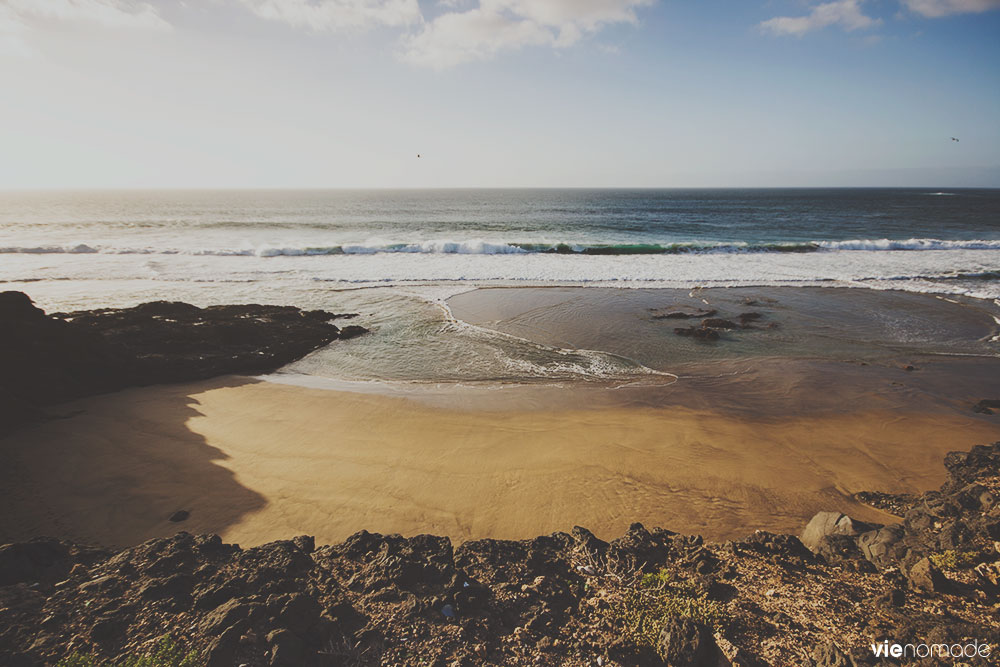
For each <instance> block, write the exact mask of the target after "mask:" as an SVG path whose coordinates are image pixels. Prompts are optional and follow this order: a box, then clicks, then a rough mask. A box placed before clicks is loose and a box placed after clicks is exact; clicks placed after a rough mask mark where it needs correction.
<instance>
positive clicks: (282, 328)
mask: <svg viewBox="0 0 1000 667" xmlns="http://www.w3.org/2000/svg"><path fill="white" fill-rule="evenodd" d="M351 317H354V315H353V314H337V313H329V312H326V311H322V310H310V311H304V310H300V309H298V308H293V307H290V306H261V305H245V306H210V307H208V308H198V307H197V306H192V305H190V304H187V303H179V302H168V301H155V302H152V303H144V304H142V305H139V306H135V307H133V308H104V309H100V310H88V311H81V312H74V313H55V314H53V315H46V314H45V312H43V311H42V310H41V309H40V308H37V307H35V305H34V304H33V303H32V302H31V299H30V298H29V297H28V296H27V295H26V294H24V293H23V292H0V433H3V432H4V431H7V430H10V429H11V428H13V427H15V426H16V425H18V424H21V423H24V422H25V421H27V420H30V419H32V418H38V417H41V416H43V415H44V408H45V406H47V405H52V404H54V403H58V402H61V401H66V400H69V399H73V398H79V397H81V396H88V395H92V394H100V393H104V392H110V391H117V390H120V389H124V388H126V387H132V386H139V385H149V384H161V383H166V382H187V381H192V380H201V379H205V378H210V377H214V376H217V375H226V374H230V373H237V374H238V373H243V374H250V373H263V372H267V371H270V370H274V369H276V368H278V367H280V366H283V365H285V364H288V363H291V362H292V361H295V360H296V359H298V358H300V357H303V356H305V355H306V354H308V353H309V352H312V351H313V350H315V349H318V348H320V347H323V346H324V345H328V344H329V343H331V342H332V341H334V340H337V339H346V338H353V337H354V336H357V335H359V334H362V333H365V331H366V330H365V329H364V328H362V327H358V326H345V327H343V328H341V327H338V326H337V325H335V324H334V323H333V321H334V320H342V319H348V318H351Z"/></svg>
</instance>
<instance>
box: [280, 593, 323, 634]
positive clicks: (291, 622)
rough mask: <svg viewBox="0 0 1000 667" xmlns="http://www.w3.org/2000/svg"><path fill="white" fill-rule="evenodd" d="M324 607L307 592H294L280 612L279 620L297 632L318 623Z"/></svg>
mask: <svg viewBox="0 0 1000 667" xmlns="http://www.w3.org/2000/svg"><path fill="white" fill-rule="evenodd" d="M322 611H323V608H322V607H321V606H320V604H319V603H318V602H316V600H315V599H314V598H312V597H310V596H309V595H306V594H305V593H292V594H291V596H290V597H289V599H288V601H287V602H286V603H285V604H284V605H283V606H282V608H281V611H280V612H279V613H278V622H279V623H281V624H282V625H283V626H285V627H287V628H292V629H293V630H295V631H296V632H299V633H301V632H303V631H305V630H308V629H309V628H311V627H313V626H314V625H316V622H317V621H319V615H320V612H322Z"/></svg>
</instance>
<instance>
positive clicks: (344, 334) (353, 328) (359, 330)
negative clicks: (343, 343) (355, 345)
mask: <svg viewBox="0 0 1000 667" xmlns="http://www.w3.org/2000/svg"><path fill="white" fill-rule="evenodd" d="M366 333H368V329H365V328H364V327H359V326H357V325H355V324H352V325H350V326H346V327H344V328H343V329H341V330H340V336H339V338H340V339H341V340H348V339H349V338H357V337H358V336H360V335H362V334H366Z"/></svg>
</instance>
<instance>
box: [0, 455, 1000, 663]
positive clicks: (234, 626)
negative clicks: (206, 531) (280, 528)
mask: <svg viewBox="0 0 1000 667" xmlns="http://www.w3.org/2000/svg"><path fill="white" fill-rule="evenodd" d="M945 466H946V468H947V470H948V481H947V482H946V483H945V484H944V485H943V486H942V487H941V490H940V491H934V492H929V493H925V494H923V495H921V496H916V497H906V498H903V499H901V500H897V501H896V506H898V507H903V508H904V509H905V516H904V517H902V519H901V521H900V522H899V523H896V524H891V525H887V526H870V525H864V524H862V523H860V522H858V521H853V520H851V519H850V518H849V517H846V516H844V515H840V514H831V513H821V514H819V515H817V516H816V517H815V518H814V519H813V521H812V522H810V524H809V526H808V527H807V528H806V529H805V531H804V532H803V535H802V538H803V539H802V540H800V539H799V538H797V537H794V536H790V535H774V534H770V533H764V532H757V533H754V534H753V535H751V536H749V537H747V538H746V539H744V540H741V541H737V542H726V543H722V544H710V543H705V542H703V541H702V540H701V538H699V537H696V536H684V535H677V534H675V533H672V532H670V531H668V530H662V529H658V528H657V529H653V530H647V529H646V528H644V527H643V526H641V525H639V524H635V525H633V526H632V527H631V528H630V529H629V531H628V532H627V533H626V534H625V535H624V536H622V537H621V538H619V539H617V540H614V541H612V542H610V543H607V542H603V541H601V540H599V539H597V538H596V537H594V536H593V535H592V534H591V533H589V532H588V531H587V530H585V529H583V528H574V529H573V531H572V533H554V534H552V535H548V536H544V537H537V538H535V539H533V540H523V541H518V542H514V541H500V540H476V541H472V542H466V543H464V544H462V545H461V546H459V547H457V548H456V547H454V546H453V545H452V544H451V542H450V541H449V540H448V539H447V538H442V537H434V536H430V535H421V536H417V537H412V538H409V539H407V538H403V537H400V536H399V535H376V534H370V533H367V532H360V533H357V534H356V535H353V536H352V537H350V538H349V539H348V540H346V541H345V542H343V543H342V544H337V545H333V546H316V545H315V544H314V543H313V539H312V538H310V537H306V536H302V537H296V538H294V539H292V540H288V541H281V542H274V543H271V544H267V545H264V546H260V547H254V548H249V549H241V548H240V547H239V546H237V545H232V544H224V543H223V542H222V541H221V540H220V539H219V538H218V537H217V536H214V535H202V536H193V535H189V534H187V533H179V534H177V535H176V536H174V537H172V538H164V539H157V540H151V541H149V542H146V543H144V544H141V545H139V546H136V547H133V548H130V549H125V550H123V551H120V552H118V553H111V552H108V551H104V550H102V549H98V548H93V547H87V546H82V545H76V544H68V543H65V542H61V541H58V540H35V541H32V542H28V543H22V544H11V545H6V546H3V547H0V664H3V665H12V666H16V665H36V664H58V663H59V661H60V660H62V661H63V662H62V664H64V665H91V664H102V661H105V660H108V661H112V662H111V663H110V664H120V663H119V662H118V661H121V660H123V659H125V658H128V657H137V656H142V655H145V654H148V653H151V652H155V651H156V650H157V648H156V647H157V646H159V647H160V650H161V653H162V652H163V650H162V649H163V646H164V642H168V643H170V642H172V644H173V646H174V648H173V649H172V650H174V651H175V653H176V656H183V655H187V658H188V662H187V663H184V664H207V665H212V666H219V665H224V666H226V667H229V666H231V665H441V666H452V665H602V666H603V665H673V666H674V667H681V666H713V667H714V666H716V665H747V666H748V665H774V666H776V667H780V666H785V665H807V666H823V667H832V666H835V665H836V666H849V665H875V664H880V665H890V664H912V663H914V662H915V661H913V660H902V661H901V660H887V659H884V658H880V659H876V658H875V657H874V656H873V652H872V649H871V647H870V646H871V644H872V643H874V642H881V641H883V640H889V641H890V642H899V643H901V644H904V643H908V642H926V643H928V644H944V643H947V644H949V645H952V644H955V643H959V644H962V645H963V646H964V645H967V644H968V643H969V642H971V641H976V642H978V645H979V646H982V645H983V644H984V643H985V644H989V645H990V646H991V647H992V648H993V649H996V650H1000V604H998V603H1000V586H998V583H1000V582H998V576H1000V554H998V547H1000V542H997V541H996V540H1000V504H998V498H1000V443H995V444H993V445H990V446H978V447H975V448H973V449H972V451H970V452H967V453H962V452H955V453H952V454H949V455H948V457H947V458H946V460H945ZM883 499H884V497H883ZM803 541H804V542H805V544H804V543H803ZM806 544H808V545H809V546H810V547H811V549H810V548H807V546H806ZM165 635H169V639H167V640H164V639H162V638H163V637H164V636H165ZM960 650H961V649H960ZM168 652H169V651H168ZM176 656H175V657H176ZM994 659H995V657H994V656H992V655H991V657H990V658H988V659H982V658H978V657H977V658H974V659H961V660H955V659H952V658H946V659H944V660H940V661H938V662H934V661H924V662H922V663H919V664H949V665H953V664H962V662H963V661H964V662H965V663H967V664H993V661H994ZM150 664H181V663H180V661H179V658H177V660H175V661H173V662H169V661H167V662H162V663H150Z"/></svg>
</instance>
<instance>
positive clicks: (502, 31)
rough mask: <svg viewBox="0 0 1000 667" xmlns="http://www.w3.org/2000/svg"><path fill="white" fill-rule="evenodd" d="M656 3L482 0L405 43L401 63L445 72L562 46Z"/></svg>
mask: <svg viewBox="0 0 1000 667" xmlns="http://www.w3.org/2000/svg"><path fill="white" fill-rule="evenodd" d="M652 2H653V0H480V2H479V6H478V7H475V8H473V9H469V10H467V11H464V12H447V13H444V14H442V15H440V16H438V17H437V18H435V19H434V20H433V21H431V22H429V23H426V24H425V25H424V26H423V29H422V30H421V31H420V32H418V33H416V34H413V35H409V36H407V37H406V38H405V39H404V40H403V59H404V60H407V61H409V62H411V63H413V64H416V65H421V66H426V67H432V68H435V69H445V68H448V67H453V66H455V65H458V64H461V63H464V62H469V61H473V60H485V59H489V58H492V57H493V56H495V55H496V54H498V53H500V52H501V51H513V50H517V49H520V48H523V47H525V46H543V45H544V46H552V47H556V48H562V47H567V46H570V45H572V44H574V43H576V42H577V41H579V40H580V39H581V38H582V37H583V36H584V35H586V34H589V33H594V32H597V31H598V30H600V29H601V28H602V27H603V26H605V25H607V24H612V23H636V21H637V18H636V15H635V9H636V8H637V7H642V6H645V5H649V4H652Z"/></svg>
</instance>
